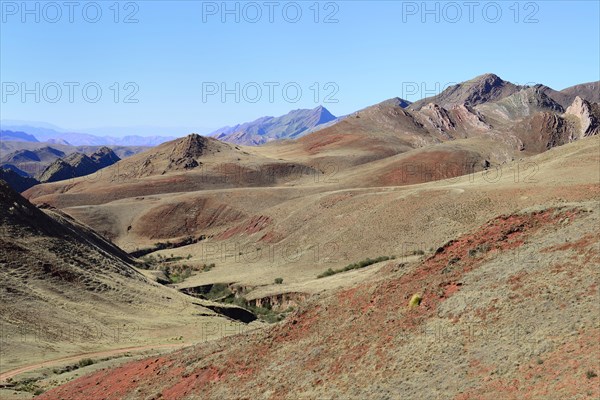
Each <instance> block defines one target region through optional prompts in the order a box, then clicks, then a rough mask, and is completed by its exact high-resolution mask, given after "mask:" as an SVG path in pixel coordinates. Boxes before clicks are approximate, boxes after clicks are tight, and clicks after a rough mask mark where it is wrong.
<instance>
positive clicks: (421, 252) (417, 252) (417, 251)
mask: <svg viewBox="0 0 600 400" xmlns="http://www.w3.org/2000/svg"><path fill="white" fill-rule="evenodd" d="M423 254H425V252H424V251H423V250H415V251H413V256H422V255H423Z"/></svg>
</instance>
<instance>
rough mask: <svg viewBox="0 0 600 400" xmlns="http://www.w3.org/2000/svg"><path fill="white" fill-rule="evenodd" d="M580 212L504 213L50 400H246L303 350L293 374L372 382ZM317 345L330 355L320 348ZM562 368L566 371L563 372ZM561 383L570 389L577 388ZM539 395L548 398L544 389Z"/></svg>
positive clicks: (586, 343)
mask: <svg viewBox="0 0 600 400" xmlns="http://www.w3.org/2000/svg"><path fill="white" fill-rule="evenodd" d="M577 215H578V214H577V213H576V212H573V211H567V212H558V211H556V210H546V211H543V212H537V213H531V214H522V215H510V216H501V217H498V218H496V219H494V220H492V221H490V222H489V223H487V224H486V225H484V226H482V227H481V228H480V229H479V230H478V231H476V232H474V233H471V234H468V235H464V236H462V237H460V238H459V239H457V240H455V241H451V242H449V243H447V244H446V245H445V246H443V247H441V248H439V249H438V250H437V251H436V253H435V254H434V255H432V256H431V257H429V258H428V259H426V260H425V261H423V263H422V264H421V265H419V266H418V267H417V268H415V269H414V270H412V271H411V272H408V273H406V274H404V275H401V276H400V277H398V278H392V279H389V280H383V281H380V282H379V283H377V284H376V285H373V284H372V283H364V284H361V285H359V286H357V287H354V288H351V289H346V290H343V291H341V292H338V293H337V294H336V295H335V296H332V297H331V298H329V299H328V301H327V302H321V303H313V305H312V306H309V307H308V308H306V309H304V310H299V311H298V312H296V314H295V315H293V316H291V317H290V318H288V320H287V321H285V322H284V323H282V324H280V325H277V326H275V327H273V328H272V329H270V330H269V331H268V332H267V333H266V334H264V335H258V336H255V337H230V338H225V339H223V340H221V341H220V342H219V343H218V344H207V345H205V346H200V347H196V348H194V349H188V350H186V351H185V353H183V352H178V353H174V354H173V355H170V356H167V357H161V358H155V359H153V360H143V361H138V362H134V363H130V364H126V365H124V366H122V367H119V368H117V369H115V370H112V371H101V372H98V373H95V374H93V375H90V376H86V377H83V378H81V379H78V380H76V381H74V382H72V383H69V384H67V385H65V386H62V387H59V388H57V389H55V390H52V391H50V392H48V393H46V394H44V395H42V396H41V397H40V398H41V399H80V398H82V397H81V396H84V397H85V398H103V399H121V398H127V397H128V396H131V397H133V398H146V397H144V396H154V397H149V398H159V397H160V398H165V399H180V398H185V396H188V395H190V394H197V395H202V396H205V397H206V398H212V397H216V396H218V395H217V393H221V392H218V391H217V390H218V388H219V387H220V386H221V385H225V387H236V388H239V390H241V391H240V392H238V396H239V397H240V398H245V395H243V390H242V388H247V387H252V388H253V390H255V391H257V392H260V391H261V390H266V388H269V387H270V388H272V387H273V385H272V384H273V382H262V381H260V380H257V374H258V373H260V371H266V370H268V369H269V368H274V365H280V366H282V365H285V363H286V362H287V361H286V360H287V358H286V357H285V356H283V355H282V354H280V352H281V351H283V350H282V349H294V348H296V349H298V350H300V348H303V349H304V351H303V352H301V353H294V352H291V353H289V352H288V353H287V354H288V356H287V357H294V359H295V360H296V361H295V364H294V370H293V371H288V372H289V373H290V374H292V375H293V374H294V373H296V372H299V371H313V374H311V376H313V377H314V379H313V381H312V384H313V385H316V386H319V385H322V384H323V382H334V381H335V382H338V383H339V389H340V390H342V391H343V389H344V386H347V385H349V383H348V382H347V381H345V380H342V377H353V379H367V381H368V379H369V378H368V377H364V376H363V377H361V378H358V376H357V375H356V370H355V366H357V365H360V366H361V368H360V370H361V371H371V370H372V369H373V370H376V368H382V367H384V366H389V365H392V364H393V363H394V358H393V357H394V353H393V349H394V347H395V346H401V345H403V344H405V343H406V341H407V340H409V339H410V337H411V336H413V335H415V334H417V331H418V330H419V329H420V327H422V326H424V324H425V323H426V322H427V321H428V319H430V318H431V317H433V316H434V315H435V311H436V309H437V308H438V307H439V305H440V304H441V303H442V302H444V301H446V300H447V299H448V298H450V297H452V296H453V295H455V294H456V293H458V292H459V291H460V290H461V285H462V284H461V282H460V281H461V278H462V277H463V276H464V275H465V274H466V273H467V272H469V271H472V270H474V269H476V268H478V267H479V266H480V265H482V263H483V262H484V261H485V260H487V259H488V258H489V257H492V256H493V255H494V253H496V252H501V251H504V250H508V249H514V248H517V247H519V246H521V245H522V244H523V243H524V241H526V240H527V238H528V237H529V236H530V235H531V234H533V233H535V232H537V231H538V230H540V229H542V228H544V227H547V226H552V225H553V224H556V223H557V222H558V221H567V222H572V221H573V220H574V219H575V218H576V217H577ZM267 221H268V218H264V217H257V218H253V219H252V223H247V224H244V228H243V229H242V230H247V231H248V232H253V231H256V230H257V229H258V230H260V229H259V227H260V226H262V225H261V224H263V223H265V222H267ZM563 223H565V222H563ZM518 281H519V278H518V277H515V278H514V279H513V283H514V284H517V283H518ZM415 293H419V294H421V296H422V298H423V300H422V302H421V305H420V306H419V307H416V308H408V307H407V303H408V300H409V299H410V297H411V296H412V295H413V294H415ZM342 333H343V334H342ZM592 333H594V332H590V335H591V334H592ZM596 333H597V332H596ZM586 338H587V339H585V340H583V342H581V343H578V344H570V345H568V346H575V348H576V349H577V351H580V352H581V353H582V354H584V353H585V352H586V351H587V352H588V354H590V353H592V352H590V351H589V347H590V346H592V345H594V344H593V340H592V336H586ZM298 346H300V347H298ZM310 349H320V350H319V352H315V351H310ZM586 349H587V350H586ZM288 351H289V350H288ZM564 351H566V350H561V349H559V350H557V352H556V356H555V357H556V362H549V363H548V364H546V363H545V365H544V366H542V367H539V371H540V373H544V374H555V373H559V372H560V371H561V370H563V369H564V368H568V366H565V367H564V368H562V369H561V368H559V367H560V354H562V353H563V352H564ZM292 354H296V355H293V356H292ZM472 367H473V368H474V369H476V370H477V371H485V368H486V367H485V366H482V365H476V364H472ZM542 368H543V369H542ZM556 368H559V369H558V372H556V371H557V369H556ZM294 371H296V372H294ZM534 371H537V370H534ZM534 371H529V372H531V373H534ZM393 374H394V372H393V371H392V370H390V369H386V368H384V369H381V370H380V371H379V372H378V373H377V375H376V376H378V377H379V378H378V379H385V377H386V376H392V375H393ZM288 382H289V383H288V384H287V385H285V386H283V385H275V387H277V389H276V390H275V391H274V392H273V391H272V392H271V395H270V398H272V399H279V398H283V397H286V396H290V395H291V394H292V393H294V391H295V390H296V389H294V385H295V383H294V381H293V380H291V381H288ZM561 382H562V383H560V384H564V385H569V383H568V382H564V381H561ZM354 384H359V382H354ZM556 384H558V383H556ZM586 384H587V383H586ZM590 384H591V383H590ZM515 386H517V387H519V386H520V387H522V388H527V379H525V377H524V379H523V380H522V381H521V382H502V381H495V382H494V383H493V384H492V383H490V384H489V385H484V386H482V387H481V388H479V390H478V391H473V394H464V395H463V396H462V397H459V398H461V399H467V398H486V396H487V395H488V394H490V393H492V392H494V391H496V392H501V393H504V394H506V395H507V398H512V397H510V393H511V391H512V390H513V389H512V388H513V387H515ZM533 389H535V390H538V391H540V393H541V392H542V388H541V387H540V388H537V387H536V388H533ZM225 393H226V392H225ZM519 393H520V394H522V392H519ZM482 396H483V397H482ZM249 397H251V396H249ZM515 398H516V397H515Z"/></svg>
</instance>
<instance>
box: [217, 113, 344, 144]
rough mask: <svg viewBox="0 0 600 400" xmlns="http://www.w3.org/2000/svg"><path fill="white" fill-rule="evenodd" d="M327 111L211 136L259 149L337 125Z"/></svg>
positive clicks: (248, 124)
mask: <svg viewBox="0 0 600 400" xmlns="http://www.w3.org/2000/svg"><path fill="white" fill-rule="evenodd" d="M335 120H336V117H335V116H334V115H333V114H331V113H330V112H329V110H327V109H326V108H325V107H323V106H322V105H319V106H317V107H315V108H313V109H297V110H292V111H290V112H289V113H287V114H285V115H281V116H279V117H263V118H259V119H257V120H254V121H252V122H246V123H243V124H240V125H235V126H233V127H225V128H221V129H219V130H217V131H215V132H213V133H211V135H210V136H215V137H216V138H217V139H219V140H222V141H224V142H230V143H235V144H243V145H248V146H256V145H261V144H264V143H267V142H269V141H272V140H278V139H296V138H298V137H300V136H303V135H305V134H307V133H309V132H312V131H313V129H314V128H315V127H317V126H320V125H324V124H327V123H329V122H331V121H335Z"/></svg>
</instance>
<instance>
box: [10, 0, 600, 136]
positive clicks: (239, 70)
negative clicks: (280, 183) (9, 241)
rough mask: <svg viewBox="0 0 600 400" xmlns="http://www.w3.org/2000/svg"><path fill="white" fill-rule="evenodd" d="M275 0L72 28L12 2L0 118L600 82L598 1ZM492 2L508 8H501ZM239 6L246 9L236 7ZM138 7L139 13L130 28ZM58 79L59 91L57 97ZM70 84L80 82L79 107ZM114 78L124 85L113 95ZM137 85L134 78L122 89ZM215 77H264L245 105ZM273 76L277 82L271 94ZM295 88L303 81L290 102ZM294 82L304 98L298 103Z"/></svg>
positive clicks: (241, 110) (204, 118)
mask: <svg viewBox="0 0 600 400" xmlns="http://www.w3.org/2000/svg"><path fill="white" fill-rule="evenodd" d="M57 3H58V4H59V5H60V4H62V3H63V2H62V1H58V2H57ZM273 3H274V4H275V6H274V9H270V8H269V6H265V5H264V4H265V2H264V1H258V2H256V3H253V4H252V5H247V4H248V2H240V3H237V4H238V5H237V7H238V10H239V12H237V13H236V12H235V11H234V13H233V14H225V15H223V9H222V3H221V2H220V1H219V2H201V1H169V2H163V1H138V2H120V3H119V7H118V8H119V11H120V12H119V15H118V16H117V15H116V14H115V9H116V8H115V7H114V2H113V1H100V2H98V4H100V6H101V11H102V15H101V17H99V21H98V22H96V23H91V22H89V21H93V20H94V19H96V9H95V8H94V7H93V6H89V3H88V2H80V3H78V5H77V6H76V7H75V8H74V10H73V22H72V23H71V22H69V19H70V17H71V16H70V15H69V12H70V10H69V9H68V8H67V7H64V6H61V9H60V12H61V16H60V18H59V17H58V16H57V10H56V9H54V8H53V7H51V6H47V4H48V3H46V2H39V3H37V2H28V3H27V4H28V7H30V8H31V9H33V10H35V7H36V4H37V7H38V8H39V13H38V15H36V12H35V11H34V13H33V14H26V13H25V10H23V9H22V2H21V1H17V2H12V1H2V4H1V7H2V8H1V9H2V24H1V39H0V41H1V57H0V58H1V61H0V63H1V65H0V67H1V70H0V73H1V81H2V85H3V88H2V89H3V93H2V97H3V98H2V102H1V103H0V106H1V107H2V110H1V111H2V118H3V119H21V120H30V121H44V122H49V123H52V124H56V125H59V126H63V127H66V128H78V129H82V128H93V127H106V126H120V127H122V126H140V125H144V126H157V127H193V128H194V129H195V130H197V131H199V132H200V133H207V130H210V129H212V128H217V127H220V126H223V125H228V124H234V123H237V122H244V121H248V120H253V119H255V118H257V117H259V116H263V115H280V114H284V113H286V112H288V111H289V110H291V109H296V108H313V107H315V106H317V105H318V104H323V105H325V107H327V108H328V109H329V110H330V111H331V112H332V113H334V114H336V115H343V114H346V113H350V112H352V111H354V110H357V109H360V108H363V107H365V106H368V105H371V104H374V103H377V102H379V101H382V100H384V99H387V98H390V97H394V96H400V97H402V96H404V97H405V98H407V99H408V100H412V101H414V100H417V99H418V98H420V97H423V96H422V94H425V95H427V94H431V93H422V91H421V90H419V91H417V92H416V93H414V87H415V86H414V84H417V85H423V84H424V85H425V86H426V87H427V88H428V89H435V87H436V82H437V83H438V84H439V85H440V86H441V87H443V86H444V85H445V84H446V83H451V82H459V81H463V80H468V79H470V78H472V77H474V76H476V75H480V74H482V73H485V72H494V73H496V74H498V75H500V76H501V77H502V78H504V79H506V80H510V81H513V82H515V83H520V84H526V83H529V84H532V83H536V82H537V83H544V84H546V85H548V86H551V87H553V88H555V89H562V88H565V87H568V86H571V85H574V84H577V83H583V82H589V81H596V80H599V79H600V76H599V74H600V72H599V71H600V60H599V58H600V30H599V22H598V21H599V19H600V9H599V2H598V1H538V2H519V3H517V7H515V5H514V4H515V2H513V1H507V2H502V1H499V2H497V3H493V2H486V1H482V2H478V4H479V5H478V6H476V7H475V8H474V9H472V10H470V9H469V8H468V6H465V5H464V2H463V1H457V2H456V3H453V4H458V5H459V6H460V7H459V9H458V10H460V13H461V15H458V14H457V8H456V7H451V6H447V4H449V3H448V2H438V3H436V2H429V3H427V8H428V9H430V10H435V8H436V7H438V11H437V12H436V11H434V12H433V13H431V14H424V10H423V9H422V8H421V4H422V3H421V1H418V2H402V1H368V2H367V1H337V2H320V3H319V4H318V8H319V15H318V16H316V15H315V6H314V2H313V1H308V2H298V3H297V4H299V5H300V9H301V11H302V15H301V17H300V19H299V21H298V22H296V23H292V22H291V21H293V20H294V19H296V8H295V6H294V4H293V3H292V4H291V3H290V2H285V1H284V2H277V1H276V2H273ZM55 4H56V3H55ZM436 4H437V6H436ZM494 4H496V5H500V10H501V12H502V15H501V16H500V17H497V14H496V13H497V10H496V7H495V5H494ZM86 5H88V6H87V8H85V10H86V13H85V14H84V11H83V9H84V7H85V6H86ZM254 5H258V6H259V7H260V11H261V13H262V15H261V16H260V17H257V14H256V11H257V9H256V7H255V6H254ZM228 7H229V8H230V9H235V7H236V3H235V2H230V3H228ZM284 7H287V8H286V13H284ZM484 8H485V11H484ZM203 10H204V12H203ZM271 10H272V11H273V14H272V18H273V20H274V22H270V21H269V20H270V18H271V16H270V15H269V14H270V11H271ZM517 10H518V13H517ZM471 11H472V14H471ZM127 16H130V19H132V20H137V22H134V23H124V21H123V20H124V19H125V18H126V17H127ZM327 16H329V20H330V22H332V23H325V22H324V20H325V19H326V17H327ZM36 17H39V22H36V21H35V18H36ZM236 17H238V18H239V22H236ZM315 17H316V18H317V20H318V22H315ZM23 18H25V22H23V21H22V19H23ZM115 18H117V20H118V21H119V22H118V23H115ZM222 18H225V22H223V21H222ZM423 18H424V19H425V21H423V20H422V19H423ZM436 18H439V22H437V21H436ZM471 18H472V19H473V21H472V22H471V21H470V19H471ZM86 19H87V20H88V21H86ZM515 19H516V21H515ZM53 20H57V22H55V23H52V21H53ZM252 20H256V22H254V23H253V22H252ZM335 20H337V22H335ZM494 20H497V22H493V21H494ZM536 20H537V22H536ZM452 21H455V22H452ZM526 22H529V23H526ZM23 82H24V83H25V84H26V86H27V87H28V88H29V89H33V91H34V92H35V91H36V89H35V83H36V82H39V83H40V90H39V93H40V95H41V98H40V102H39V103H36V101H35V100H36V99H35V96H34V94H29V95H27V96H26V97H25V101H22V100H23V99H22V98H21V94H22V93H21V89H22V88H21V87H15V86H14V85H13V83H17V84H18V85H20V84H21V83H23ZM52 82H56V83H57V84H58V85H59V86H62V96H61V97H60V98H58V101H56V98H57V92H56V90H55V89H56V88H55V87H54V84H52ZM65 82H77V83H79V86H77V87H74V97H73V102H70V101H69V93H68V92H69V90H68V86H65ZM89 82H96V83H97V84H98V86H99V87H100V88H101V89H102V97H100V99H99V101H98V102H96V103H92V102H90V101H89V100H90V99H93V98H94V96H95V89H94V86H91V88H90V87H88V100H86V99H85V98H84V97H83V93H82V87H83V85H85V84H86V83H89ZM114 82H118V83H119V86H120V92H119V94H120V98H119V101H118V102H116V103H115V101H114V94H115V87H114V86H112V85H113V83H114ZM128 82H132V83H133V85H130V86H129V87H127V88H125V87H124V86H125V84H126V83H128ZM210 82H215V83H216V84H217V85H220V84H221V83H225V84H226V85H227V87H228V88H230V89H234V88H235V83H236V82H239V83H240V89H242V88H243V86H244V85H246V84H247V83H249V82H256V83H257V84H258V85H259V86H261V89H262V97H260V98H259V100H258V101H257V102H255V103H252V102H250V101H251V100H255V96H256V91H255V88H254V87H252V85H250V86H246V89H247V92H246V93H245V94H246V96H244V93H243V92H241V90H240V95H241V97H240V101H239V102H236V101H235V100H236V99H235V97H234V95H233V94H230V95H228V96H227V97H226V98H225V101H224V102H223V101H222V99H221V96H220V95H218V94H217V95H208V94H207V93H206V90H205V92H204V96H205V98H204V99H203V83H204V86H205V87H204V89H207V87H206V85H207V83H208V85H209V86H211V84H210ZM268 82H276V83H278V84H279V86H275V87H274V96H273V102H272V103H271V102H270V99H269V87H268V86H266V85H268ZM315 82H317V83H318V86H319V88H320V90H319V93H318V94H319V97H318V98H317V99H315V94H316V93H315V89H316V87H315V86H313V84H314V83H315ZM49 83H50V85H48V84H49ZM265 83H266V84H265ZM286 83H295V84H292V85H291V86H290V87H289V88H288V97H287V98H286V97H284V95H283V93H282V87H283V85H285V84H286ZM327 83H333V84H330V85H329V86H327V87H326V84H327ZM296 84H297V86H299V87H300V88H301V89H302V96H301V97H300V99H299V101H298V102H294V103H293V102H291V100H293V98H294V97H295V88H294V87H295V86H296ZM407 85H411V86H410V89H411V90H413V93H407V89H409V87H408V86H407ZM44 86H45V87H46V93H43V87H44ZM111 87H112V89H111ZM136 88H138V89H139V91H138V92H137V93H136V94H135V95H134V96H133V97H132V99H137V100H138V102H137V103H125V102H124V101H123V100H124V98H123V96H124V95H126V94H129V93H132V92H133V91H135V89H136ZM211 89H214V87H212V86H211ZM15 90H18V92H17V93H16V94H11V93H13V92H15ZM219 90H220V89H219ZM336 90H337V93H335V94H334V95H333V96H332V98H331V99H332V100H337V101H338V102H337V103H331V102H325V96H326V95H327V94H332V93H333V92H335V91H336ZM48 100H55V101H56V103H51V102H50V101H48ZM249 100H250V101H249ZM159 133H164V134H167V133H168V132H159Z"/></svg>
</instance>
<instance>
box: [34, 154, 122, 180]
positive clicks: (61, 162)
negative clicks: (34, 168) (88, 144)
mask: <svg viewBox="0 0 600 400" xmlns="http://www.w3.org/2000/svg"><path fill="white" fill-rule="evenodd" d="M120 160H121V159H120V158H119V157H118V156H117V155H116V154H115V153H114V152H113V151H112V150H111V149H109V148H108V147H102V148H101V149H99V150H98V151H96V152H94V153H92V154H90V155H89V156H88V155H86V154H83V153H73V154H70V155H69V156H67V157H65V158H59V159H57V160H55V161H54V162H53V163H52V164H50V165H49V166H48V167H47V168H46V169H45V170H44V172H42V173H41V174H40V176H39V178H38V180H39V181H40V182H42V183H44V182H57V181H62V180H65V179H71V178H77V177H79V176H85V175H89V174H93V173H94V172H96V171H99V170H101V169H102V168H105V167H108V166H110V165H113V164H114V163H116V162H118V161H120Z"/></svg>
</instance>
